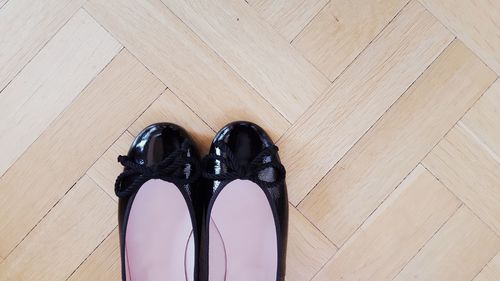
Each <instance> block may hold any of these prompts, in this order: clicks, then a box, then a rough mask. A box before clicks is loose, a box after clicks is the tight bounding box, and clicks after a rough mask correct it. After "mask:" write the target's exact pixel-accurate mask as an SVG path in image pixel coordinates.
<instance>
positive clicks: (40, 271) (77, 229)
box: [0, 176, 117, 281]
mask: <svg viewBox="0 0 500 281" xmlns="http://www.w3.org/2000/svg"><path fill="white" fill-rule="evenodd" d="M116 209H117V207H116V204H115V202H114V201H113V200H111V199H110V198H109V197H108V196H106V194H105V193H104V192H103V191H102V190H101V189H100V188H99V187H98V186H97V185H96V184H95V183H94V182H93V181H92V180H91V179H90V178H88V177H86V176H84V177H83V178H82V179H81V180H79V181H78V182H77V183H76V185H75V186H74V187H73V188H72V189H71V190H70V191H69V193H68V194H67V195H66V196H65V197H64V198H63V199H62V200H61V201H60V202H59V203H58V204H57V205H56V206H55V207H54V208H53V209H52V210H51V211H50V212H49V213H48V215H47V216H46V217H45V218H44V219H43V220H42V221H41V222H40V223H39V224H38V225H37V226H36V227H35V228H34V230H33V231H32V232H31V233H30V234H29V235H28V236H27V237H26V239H24V240H23V242H22V243H21V244H19V246H18V247H16V249H15V250H14V251H13V252H12V253H11V254H10V255H9V256H8V257H7V259H6V260H5V261H4V262H3V263H2V264H0V272H2V274H0V280H40V281H43V280H50V281H58V280H66V278H68V277H69V275H70V274H71V273H72V272H73V270H74V269H75V268H76V267H77V266H78V265H79V264H80V263H81V262H83V260H84V259H85V258H86V257H87V256H88V255H89V254H90V253H91V252H92V250H94V248H95V246H96V245H97V244H98V243H100V242H101V241H102V240H103V239H104V238H105V237H106V235H107V234H108V233H109V232H111V231H112V230H113V228H114V227H116V224H117V222H116Z"/></svg>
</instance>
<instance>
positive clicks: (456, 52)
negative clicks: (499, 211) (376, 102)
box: [300, 41, 496, 245]
mask: <svg viewBox="0 0 500 281" xmlns="http://www.w3.org/2000/svg"><path fill="white" fill-rule="evenodd" d="M464 77H468V79H464ZM495 77H496V75H495V73H494V72H492V71H491V70H490V69H489V68H488V67H486V66H485V65H484V64H483V63H482V62H481V60H480V59H479V58H477V57H476V56H475V55H474V54H473V53H472V52H471V51H470V50H469V49H468V48H467V47H465V46H464V45H463V44H462V43H460V42H458V41H454V42H453V43H452V44H451V45H450V46H449V47H448V48H447V49H446V50H445V51H444V52H443V53H442V54H441V55H440V56H439V58H438V59H436V61H435V62H434V63H433V64H432V65H431V66H430V68H429V69H428V70H427V71H426V72H424V74H423V75H422V76H421V77H420V78H419V79H418V80H417V81H416V82H415V83H414V84H413V85H412V87H411V88H410V89H409V90H408V91H407V92H406V93H405V94H404V95H403V96H402V97H401V98H400V99H399V100H398V101H397V102H396V103H395V104H394V105H393V106H392V107H391V108H390V109H389V110H388V111H387V112H386V113H385V114H384V115H383V116H382V117H381V118H380V120H379V121H378V122H377V123H376V124H375V125H374V126H373V127H372V128H371V129H370V130H369V131H368V132H367V133H366V135H365V136H363V138H362V139H361V140H360V141H359V142H358V143H356V145H355V146H354V147H353V148H352V149H351V150H350V151H349V153H347V154H346V156H345V157H344V158H342V160H340V162H339V163H338V164H337V165H336V166H335V167H334V168H333V169H332V170H331V171H330V172H329V173H328V174H327V175H326V176H325V177H324V178H323V179H322V180H321V182H320V183H319V184H318V185H317V186H316V187H315V188H314V189H313V191H312V192H311V193H310V194H309V195H308V196H307V197H306V198H305V199H304V201H303V202H302V203H301V204H300V210H301V211H302V212H303V213H304V214H305V215H306V216H307V217H308V218H309V219H310V220H311V221H312V222H313V223H314V224H315V225H316V226H317V227H319V229H320V230H321V231H322V232H323V233H325V234H326V235H327V236H328V237H329V238H330V239H331V240H332V241H333V242H334V243H335V244H336V245H342V244H343V243H344V242H345V241H346V240H347V239H348V238H349V236H351V235H352V233H354V231H355V230H356V229H357V228H358V227H359V226H360V225H361V224H362V223H363V221H364V220H365V219H366V218H367V217H368V216H369V215H370V214H371V213H372V212H373V210H375V209H376V208H377V206H378V205H380V203H381V202H382V201H383V200H384V198H386V197H387V195H389V193H391V192H392V191H393V190H394V188H395V187H396V186H397V185H398V184H399V183H400V182H401V181H402V180H403V179H404V178H405V177H406V176H407V175H408V174H409V173H410V172H411V170H412V169H413V168H414V167H415V166H416V165H417V164H418V163H419V162H420V161H421V160H422V159H423V158H424V157H425V155H426V154H427V153H428V152H429V151H430V150H431V149H432V148H433V147H434V146H435V145H436V144H437V143H438V142H439V141H440V140H441V139H442V138H443V137H444V135H445V134H446V133H447V132H448V130H449V129H450V128H451V127H453V125H454V124H455V123H456V122H457V121H458V120H459V119H460V117H461V116H462V115H463V114H464V113H465V112H466V111H467V110H468V109H469V108H470V107H471V106H472V105H473V104H474V102H475V101H476V100H477V99H478V98H479V97H480V96H481V94H482V93H484V91H485V90H486V89H487V88H488V86H489V85H490V84H491V83H492V82H493V81H494V79H495ZM381 163H383V164H381Z"/></svg>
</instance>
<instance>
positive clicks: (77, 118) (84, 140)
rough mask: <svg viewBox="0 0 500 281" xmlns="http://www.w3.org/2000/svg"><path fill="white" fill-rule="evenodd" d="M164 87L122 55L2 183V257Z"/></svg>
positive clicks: (33, 145) (88, 88)
mask: <svg viewBox="0 0 500 281" xmlns="http://www.w3.org/2000/svg"><path fill="white" fill-rule="evenodd" d="M164 88H165V86H164V85H163V84H162V83H161V82H160V81H159V80H158V79H156V78H155V77H154V76H152V75H151V73H150V72H149V71H148V70H147V69H146V68H144V66H143V65H141V64H140V63H139V62H138V61H137V60H136V59H135V58H134V57H132V55H130V53H128V52H127V51H122V52H121V53H120V54H119V55H118V56H117V57H115V59H114V60H113V61H112V62H111V63H110V64H109V65H108V66H107V67H106V69H105V70H104V71H103V72H102V73H101V74H100V75H99V76H98V77H97V78H96V79H95V80H93V81H92V83H91V84H90V85H89V86H88V87H87V88H86V89H85V91H84V92H83V93H82V94H80V95H79V96H78V98H77V99H76V100H75V101H74V102H73V103H72V104H71V105H70V106H69V107H68V108H67V109H66V110H65V112H64V113H63V114H62V115H61V116H59V118H57V119H56V121H54V123H53V124H51V126H49V127H48V128H47V130H45V132H44V133H43V134H42V135H41V136H40V138H38V139H37V140H36V141H35V142H34V143H33V144H32V145H31V147H30V148H29V149H28V150H27V151H26V152H25V153H24V154H23V156H22V157H20V158H19V160H18V161H17V162H16V163H15V164H14V165H12V167H11V168H10V169H9V171H7V173H5V174H4V176H3V177H2V178H1V179H0V206H2V208H0V217H1V218H2V221H1V223H0V256H2V257H6V255H7V254H8V253H9V252H10V251H11V250H12V249H13V248H14V247H15V246H16V245H17V244H18V243H19V242H20V241H21V239H22V238H23V237H25V236H26V234H27V233H28V232H29V230H30V229H31V228H32V227H33V226H34V225H36V223H37V222H38V221H40V219H41V218H42V217H43V216H44V215H45V214H46V213H47V211H48V210H50V208H51V207H52V206H53V205H54V204H55V203H56V202H57V201H58V200H59V199H61V198H62V197H63V196H64V194H65V193H66V191H67V190H68V189H69V188H70V187H71V185H72V184H73V183H75V182H76V181H77V180H78V179H79V178H80V177H81V176H82V175H83V174H84V173H85V171H86V170H87V169H88V168H89V167H90V166H91V165H92V164H93V163H94V161H95V160H96V158H98V157H99V156H100V155H102V154H103V153H104V152H105V150H106V149H107V148H108V147H109V146H110V145H111V144H112V143H113V142H114V140H116V139H117V138H118V137H119V136H120V135H121V134H122V133H123V131H125V129H126V128H127V127H128V126H130V124H131V123H132V122H133V120H135V119H136V118H137V116H139V115H140V114H141V113H142V112H143V111H144V110H145V108H146V107H147V106H148V105H149V104H150V103H151V102H152V101H153V100H154V99H155V98H157V97H158V96H159V95H160V93H161V92H162V91H163V90H164Z"/></svg>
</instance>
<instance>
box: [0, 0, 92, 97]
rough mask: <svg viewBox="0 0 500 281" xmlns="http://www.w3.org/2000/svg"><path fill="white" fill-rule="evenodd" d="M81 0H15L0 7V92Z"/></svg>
mask: <svg viewBox="0 0 500 281" xmlns="http://www.w3.org/2000/svg"><path fill="white" fill-rule="evenodd" d="M84 2H85V0H16V1H10V3H9V4H8V5H5V6H3V7H2V9H0V34H2V38H1V40H0V50H2V51H1V52H0V65H1V66H2V67H0V92H1V91H2V89H3V88H4V87H5V86H6V85H7V84H8V83H9V82H10V81H11V80H12V78H14V76H15V75H16V74H17V73H18V72H19V71H20V70H21V69H22V68H23V67H24V66H25V65H26V63H27V62H28V61H30V60H31V59H32V58H33V57H34V56H35V55H36V53H37V52H38V51H39V50H40V49H41V48H42V47H43V45H45V43H47V42H48V41H49V39H50V38H51V37H52V36H54V34H55V33H56V32H57V30H58V29H59V28H61V26H63V25H64V23H66V21H68V19H69V18H70V17H71V16H72V15H73V14H74V13H75V12H76V11H77V10H78V9H79V8H80V7H81V5H82V4H83V3H84Z"/></svg>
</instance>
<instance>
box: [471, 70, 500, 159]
mask: <svg viewBox="0 0 500 281" xmlns="http://www.w3.org/2000/svg"><path fill="white" fill-rule="evenodd" d="M498 120H500V80H498V79H497V81H496V82H495V83H494V84H493V85H491V87H490V88H489V89H488V91H487V92H486V93H485V94H484V95H483V96H482V97H481V99H479V101H478V102H477V103H476V104H475V105H474V106H473V107H472V108H471V109H470V110H469V112H467V114H466V115H465V116H464V118H462V120H461V122H462V123H463V124H464V125H465V126H466V127H467V128H468V129H469V130H470V131H471V132H472V134H473V135H475V136H476V138H477V139H478V140H480V142H481V143H483V144H484V147H485V149H488V150H491V152H492V154H496V156H495V158H497V161H500V122H498Z"/></svg>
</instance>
